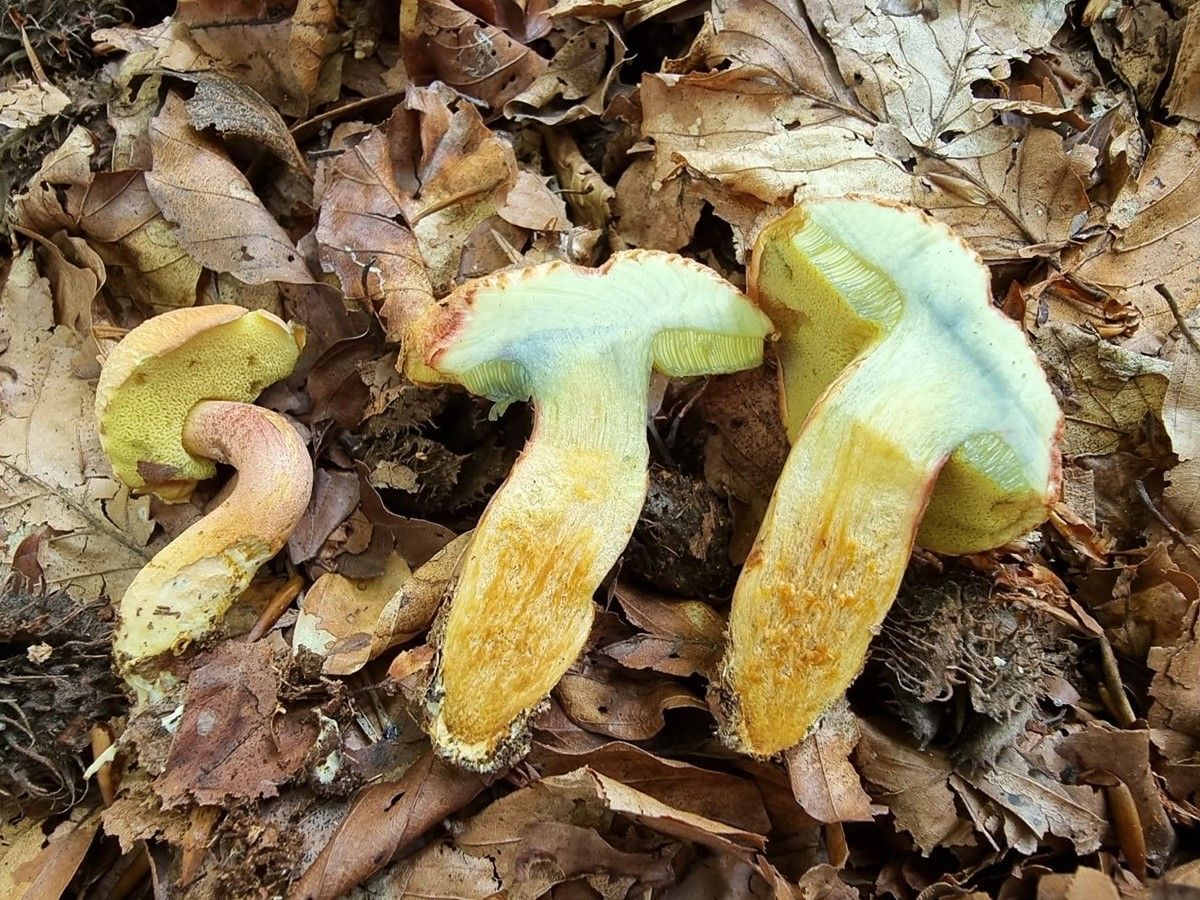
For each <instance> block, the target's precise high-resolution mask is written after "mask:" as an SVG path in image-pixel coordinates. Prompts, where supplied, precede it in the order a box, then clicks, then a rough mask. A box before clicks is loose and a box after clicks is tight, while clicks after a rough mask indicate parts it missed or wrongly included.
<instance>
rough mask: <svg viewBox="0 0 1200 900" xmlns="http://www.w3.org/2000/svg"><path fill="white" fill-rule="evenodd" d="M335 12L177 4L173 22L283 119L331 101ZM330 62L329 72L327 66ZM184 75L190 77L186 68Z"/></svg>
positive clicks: (249, 3) (330, 7) (234, 1)
mask: <svg viewBox="0 0 1200 900" xmlns="http://www.w3.org/2000/svg"><path fill="white" fill-rule="evenodd" d="M336 20H337V6H336V4H334V3H332V2H329V0H290V2H285V3H283V4H280V5H271V4H268V3H266V2H264V0H181V2H180V4H179V8H178V11H177V21H178V22H180V23H181V24H183V25H186V26H187V37H188V40H189V42H190V43H192V44H193V45H194V46H195V47H197V48H198V49H199V50H200V51H202V53H203V54H205V55H206V56H207V57H208V59H209V60H211V63H210V65H213V66H215V67H216V68H219V69H221V70H223V71H224V72H225V74H227V75H228V76H230V77H232V78H234V79H236V80H238V81H241V82H244V83H246V84H249V85H252V86H253V87H254V89H255V90H257V91H258V92H259V93H260V94H262V95H263V96H264V97H265V98H266V99H267V100H268V102H270V104H271V105H272V106H274V107H275V108H277V109H278V110H279V111H280V112H282V113H283V114H284V115H289V116H302V115H304V114H305V113H306V112H307V111H308V109H309V108H310V106H320V105H321V104H323V103H326V102H329V101H330V100H333V99H336V97H337V88H338V86H339V81H340V79H339V78H338V77H337V74H338V73H337V69H336V67H337V66H339V65H340V62H341V56H340V54H334V53H333V51H334V50H335V49H336V47H337V40H338V38H337V32H336V24H337V21H336ZM329 61H332V62H333V66H334V68H333V70H332V71H327V70H329V69H330V66H329V65H327V62H329ZM185 71H195V68H187V69H185Z"/></svg>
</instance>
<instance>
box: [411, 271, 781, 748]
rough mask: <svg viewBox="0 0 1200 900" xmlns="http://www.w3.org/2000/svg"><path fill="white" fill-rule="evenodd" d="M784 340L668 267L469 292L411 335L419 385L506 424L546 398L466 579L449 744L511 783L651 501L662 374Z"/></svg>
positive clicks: (476, 542) (561, 276) (750, 359)
mask: <svg viewBox="0 0 1200 900" xmlns="http://www.w3.org/2000/svg"><path fill="white" fill-rule="evenodd" d="M770 331H771V324H770V322H769V321H768V320H767V318H766V316H764V315H763V314H762V313H761V312H760V311H759V310H758V309H757V308H756V307H755V306H754V304H753V303H751V302H750V300H748V299H747V298H746V297H745V296H744V295H742V294H741V293H740V292H739V291H737V290H736V289H735V288H734V287H733V286H732V285H730V284H728V283H727V282H726V281H725V280H724V279H722V278H720V277H719V276H718V275H717V274H716V273H714V272H712V271H711V270H710V269H708V268H706V267H704V266H702V265H700V264H698V263H694V262H691V261H688V260H685V259H683V258H681V257H678V256H674V255H671V254H667V253H660V252H651V251H628V252H623V253H618V254H616V255H615V256H614V257H613V258H612V259H611V260H609V261H608V262H607V263H606V264H605V265H604V266H602V267H600V268H599V269H584V268H580V267H578V266H572V265H568V264H566V263H559V262H553V263H546V264H542V265H537V266H533V267H530V268H526V269H520V270H514V271H508V272H503V273H500V274H497V275H493V276H490V277H487V278H483V279H480V280H478V281H474V282H471V283H468V284H466V285H464V286H462V287H461V288H459V289H458V290H456V291H455V292H454V293H453V294H451V295H450V296H449V297H448V298H447V299H446V300H445V301H444V302H443V304H442V305H441V306H440V307H439V308H438V309H436V310H433V311H431V313H430V314H428V315H427V316H426V317H425V319H424V321H423V322H421V323H420V324H418V325H417V326H416V327H415V328H414V329H413V330H412V331H410V333H409V335H408V341H409V344H410V347H411V346H416V347H418V348H420V349H419V350H418V351H417V352H416V353H413V352H412V351H411V350H410V360H409V365H408V371H409V373H410V375H411V376H413V377H414V379H415V380H420V381H425V382H454V383H458V384H460V385H463V386H464V387H466V388H467V389H468V390H470V391H472V392H473V393H476V394H480V395H483V396H485V397H487V398H489V399H491V400H493V401H495V402H496V403H497V404H498V407H497V408H498V409H502V408H503V407H504V406H505V405H506V404H508V403H511V402H512V401H514V400H523V399H527V398H532V401H533V405H534V410H535V421H534V428H533V433H532V435H531V436H530V438H529V442H528V443H527V444H526V446H525V449H524V452H523V453H522V455H521V457H520V459H519V460H518V461H517V463H516V465H515V466H514V467H513V470H512V472H511V474H510V475H509V477H508V479H507V480H506V481H505V483H504V484H503V485H502V486H501V487H500V489H499V490H498V491H497V492H496V494H495V495H494V496H493V497H492V499H491V502H490V503H489V504H488V506H487V508H486V510H485V511H484V513H483V516H482V517H481V518H480V520H479V524H478V526H477V527H476V529H475V534H474V537H473V539H472V540H471V543H470V546H469V548H468V549H467V551H466V553H465V555H464V558H463V561H462V563H461V565H460V568H459V575H458V580H457V583H456V584H455V586H454V588H453V591H452V596H451V603H450V607H449V610H448V612H447V614H446V616H445V620H444V623H443V627H442V633H441V639H440V654H439V660H438V664H437V666H436V671H435V674H434V677H433V680H432V683H431V686H430V690H429V693H428V698H427V706H428V712H429V731H430V734H431V736H432V738H433V741H434V743H435V745H436V746H437V747H438V748H439V750H440V751H441V752H442V753H443V754H444V755H445V756H447V757H449V758H451V759H453V760H455V761H456V762H458V763H459V764H461V765H463V766H466V767H469V768H473V769H477V770H489V769H494V768H496V767H498V766H500V765H503V764H504V763H505V762H508V761H511V759H512V758H513V757H514V756H516V755H519V754H520V753H522V752H523V750H524V748H525V747H526V746H527V742H528V729H527V723H528V720H529V718H530V716H531V715H532V714H533V713H534V712H535V711H536V710H537V709H538V707H539V706H540V705H541V704H542V702H543V700H544V699H545V698H546V696H547V695H548V694H549V692H550V690H551V689H552V688H553V687H554V685H555V684H556V683H557V682H558V679H559V678H560V676H561V675H562V674H563V672H565V671H566V669H567V668H568V667H569V666H570V665H571V663H572V662H573V661H574V660H575V658H576V656H577V655H578V654H579V651H580V649H581V648H582V647H583V643H584V641H585V639H586V638H587V635H588V631H589V629H590V627H591V624H592V594H593V593H594V592H595V590H596V588H597V587H598V586H599V584H600V582H601V580H602V579H603V578H604V576H605V574H607V572H608V571H609V569H611V568H612V566H613V564H614V563H615V562H616V560H617V557H618V556H619V555H620V553H621V550H622V548H624V546H625V544H626V543H627V542H628V540H629V536H630V534H631V533H632V531H633V527H634V525H635V524H636V522H637V518H638V513H639V512H640V510H641V507H642V503H643V502H644V499H645V496H646V484H647V466H648V461H649V450H648V447H647V442H646V401H647V394H648V391H649V381H650V373H651V369H652V368H653V369H656V370H658V371H659V372H662V373H664V374H666V375H671V376H685V375H698V374H702V373H719V372H732V371H736V370H739V369H744V368H748V367H751V366H755V365H758V364H759V362H760V361H761V359H762V348H763V339H764V337H766V335H767V334H768V333H770Z"/></svg>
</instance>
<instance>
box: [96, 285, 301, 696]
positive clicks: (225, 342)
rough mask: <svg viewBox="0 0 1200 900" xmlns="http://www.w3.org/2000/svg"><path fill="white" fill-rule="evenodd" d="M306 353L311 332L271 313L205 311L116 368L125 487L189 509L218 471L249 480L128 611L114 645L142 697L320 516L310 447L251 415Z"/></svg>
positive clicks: (186, 314)
mask: <svg viewBox="0 0 1200 900" xmlns="http://www.w3.org/2000/svg"><path fill="white" fill-rule="evenodd" d="M303 343H304V332H303V329H300V328H297V327H294V326H291V325H288V324H287V323H285V322H283V321H282V320H280V319H279V318H278V317H276V316H273V315H271V314H270V313H266V312H261V311H254V312H247V311H246V310H245V309H243V308H241V307H238V306H228V305H222V306H201V307H194V308H190V309H181V310H174V311H172V312H169V313H164V314H163V315H161V316H157V317H155V318H153V319H149V320H147V321H146V322H145V323H144V324H142V325H141V326H139V327H138V328H135V329H134V330H133V331H131V332H130V333H129V334H128V335H126V336H125V338H124V339H123V340H122V341H121V342H120V343H119V344H118V345H117V346H116V347H115V348H114V349H113V351H112V352H111V353H110V354H109V356H108V358H107V359H106V360H105V362H104V366H103V368H102V369H101V373H100V381H99V385H98V386H97V390H96V418H97V420H98V422H99V431H100V442H101V445H102V446H103V448H104V451H105V453H106V454H107V455H108V457H109V459H110V460H111V462H112V465H113V470H114V472H116V474H117V476H118V477H119V478H121V479H122V480H123V481H124V482H125V483H127V484H128V485H130V487H132V488H134V489H136V490H139V491H147V492H151V493H154V494H156V495H157V496H159V497H160V498H162V499H164V500H167V501H180V500H184V499H186V498H187V497H188V496H189V495H190V494H191V492H192V490H193V489H194V488H195V486H196V483H197V482H198V481H200V480H202V479H204V478H208V477H210V476H211V475H213V474H215V472H216V466H215V464H214V461H215V462H221V463H228V464H229V465H231V466H233V467H234V468H235V469H236V470H237V473H238V474H237V481H236V483H235V485H234V487H233V490H232V491H231V492H230V493H229V496H228V497H226V498H225V499H224V500H223V501H222V502H221V503H220V504H219V505H218V506H217V507H216V509H214V510H213V511H212V512H210V513H209V514H208V515H207V516H205V517H204V518H202V519H201V520H200V521H199V522H197V523H195V524H194V525H192V526H191V527H190V528H188V529H187V530H186V531H184V532H183V534H181V535H179V536H178V537H177V538H176V539H175V540H174V541H172V542H171V543H170V544H169V545H167V546H166V547H165V548H163V549H162V550H161V551H160V552H159V553H158V554H157V555H156V556H155V557H154V558H153V559H152V560H151V561H150V562H149V563H148V564H147V565H146V566H145V567H144V568H143V569H142V570H141V571H140V572H139V573H138V574H137V576H136V577H135V578H134V580H133V582H132V583H131V584H130V585H129V588H128V589H127V590H126V592H125V595H124V597H122V599H121V603H120V607H119V611H118V612H119V615H118V621H117V626H116V629H115V632H114V635H113V644H114V652H115V656H116V660H117V666H118V668H119V669H120V670H121V672H122V674H123V675H124V676H125V677H126V679H127V680H129V681H130V682H131V683H135V684H141V685H145V684H147V683H149V681H152V680H153V679H152V676H153V672H152V671H149V670H152V669H154V668H155V666H156V665H157V663H156V661H157V660H158V659H159V658H160V657H162V656H163V655H164V654H166V653H168V652H172V651H175V652H178V651H179V650H181V649H183V648H184V647H186V646H187V645H188V644H190V643H191V642H193V641H195V640H197V639H198V638H200V637H203V636H204V635H205V634H206V633H207V632H208V631H209V630H210V629H211V628H212V627H213V626H214V625H215V624H216V623H217V622H218V621H219V620H220V619H221V617H222V616H223V615H224V614H225V611H226V610H227V609H228V608H229V606H230V604H231V603H232V602H233V601H234V600H235V599H236V598H237V596H238V595H239V594H240V593H241V592H242V591H243V590H244V589H245V588H246V586H247V585H248V584H249V583H250V580H251V579H252V578H253V577H254V574H255V573H256V572H257V571H258V569H259V567H260V566H262V564H263V563H265V562H266V561H267V560H268V559H270V558H271V557H272V556H274V555H275V554H276V553H277V552H278V551H279V548H280V547H282V546H283V544H284V542H285V541H286V540H287V538H288V535H289V534H291V532H292V529H293V528H294V527H295V525H296V522H297V521H298V520H299V518H300V516H301V515H302V514H303V512H304V510H305V508H306V507H307V505H308V498H309V494H310V493H311V491H312V462H311V460H310V459H309V456H308V451H307V449H306V447H305V445H304V441H303V440H302V439H301V438H300V436H299V435H298V434H297V433H296V430H295V429H294V428H293V427H292V426H291V425H289V424H288V422H287V420H286V419H284V418H283V417H282V416H280V415H279V414H277V413H273V412H271V411H269V410H266V409H262V408H260V407H257V406H253V405H252V404H251V401H253V400H254V398H255V397H257V396H258V394H259V393H260V392H261V391H262V389H263V388H264V387H266V386H267V385H269V384H271V383H273V382H275V381H278V380H279V379H281V378H284V377H286V376H287V375H288V374H290V373H291V371H292V369H293V368H294V366H295V364H296V360H297V358H298V356H299V353H300V348H301V347H302V346H303ZM143 669H145V670H147V671H142V670H143ZM143 676H145V677H143Z"/></svg>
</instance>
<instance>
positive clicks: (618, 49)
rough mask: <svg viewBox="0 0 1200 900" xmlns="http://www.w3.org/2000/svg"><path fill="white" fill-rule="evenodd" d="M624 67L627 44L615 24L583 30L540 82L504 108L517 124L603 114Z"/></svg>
mask: <svg viewBox="0 0 1200 900" xmlns="http://www.w3.org/2000/svg"><path fill="white" fill-rule="evenodd" d="M624 62H625V42H624V40H622V38H621V33H620V32H619V31H618V30H617V29H616V28H614V27H613V26H611V25H607V24H603V23H601V24H592V25H582V26H581V27H579V28H578V30H576V31H575V33H574V34H571V35H570V36H569V37H568V38H567V39H566V41H564V42H563V45H562V46H561V47H559V48H558V51H557V52H556V53H555V54H554V57H553V59H551V60H550V63H549V65H548V66H547V67H546V69H545V71H543V72H542V73H541V74H540V75H538V77H537V78H536V79H535V80H534V81H533V83H532V84H530V85H529V86H528V87H527V88H525V90H523V91H522V92H521V93H520V94H518V95H517V96H515V97H513V98H512V99H511V100H509V101H508V102H507V103H506V104H505V105H504V114H505V115H506V116H508V117H509V118H511V119H513V120H514V121H517V122H520V121H522V120H524V119H533V120H534V121H537V122H541V123H543V124H545V125H562V124H565V123H567V122H574V121H577V120H579V119H582V118H585V117H587V116H598V115H600V114H601V113H603V112H604V107H605V104H606V102H607V99H608V95H609V93H610V92H611V90H612V87H613V85H614V84H615V83H616V81H617V78H618V76H619V75H620V73H621V66H622V65H623V64H624Z"/></svg>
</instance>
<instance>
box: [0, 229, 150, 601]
mask: <svg viewBox="0 0 1200 900" xmlns="http://www.w3.org/2000/svg"><path fill="white" fill-rule="evenodd" d="M52 313H53V307H52V303H51V298H50V292H49V285H48V283H47V282H46V280H45V279H42V278H39V277H38V275H37V271H36V269H35V267H34V258H33V250H32V249H27V250H26V251H25V252H23V253H22V254H21V255H20V256H19V257H17V258H16V260H14V261H13V265H12V268H11V270H10V271H9V275H8V280H7V282H6V283H5V285H4V290H3V293H2V294H0V334H2V335H3V336H2V338H0V346H3V347H4V348H5V349H4V351H3V353H2V354H0V366H2V367H3V371H4V372H5V373H6V374H5V376H4V378H3V380H2V381H0V411H2V413H3V418H4V422H5V427H4V428H3V429H0V498H2V500H0V523H2V524H3V527H4V530H5V532H6V533H7V534H8V535H11V536H13V537H15V538H16V540H12V538H10V540H12V543H11V544H10V548H11V549H10V551H9V552H10V553H11V552H12V551H13V550H15V548H16V546H17V544H18V543H19V540H20V538H21V537H23V536H24V535H26V534H28V533H30V532H32V531H34V530H36V529H37V528H39V527H41V526H42V525H49V526H50V527H51V528H52V529H54V531H55V533H56V535H58V537H57V539H56V540H54V541H53V542H49V543H47V544H45V545H44V547H43V549H42V551H41V553H40V554H39V562H40V564H41V566H42V569H43V572H44V573H45V583H46V584H47V585H48V586H50V587H54V588H65V589H67V590H69V591H70V592H71V593H72V595H74V596H76V597H79V598H80V599H95V598H97V597H101V596H107V597H109V598H111V599H113V600H116V599H119V598H120V597H121V595H122V594H123V593H124V591H125V588H126V587H127V586H128V584H129V582H130V581H131V580H132V579H133V576H134V575H135V574H137V570H138V569H140V568H141V567H142V566H143V565H145V564H146V562H147V561H148V560H149V559H150V556H151V553H150V552H149V550H148V549H147V547H146V544H147V542H148V541H149V539H150V534H151V532H152V531H153V530H154V525H153V524H152V523H151V522H150V512H149V509H150V503H149V500H148V499H147V498H139V499H136V500H135V499H133V498H132V497H130V495H129V490H128V488H125V487H124V486H122V485H120V484H119V483H118V482H117V481H115V480H114V479H113V478H112V477H111V474H110V469H109V466H108V462H107V460H106V459H105V458H104V455H103V453H102V451H101V450H100V442H99V438H98V437H97V435H96V431H95V426H94V424H93V422H94V416H93V413H92V406H93V404H94V388H93V385H92V384H91V382H90V381H89V380H88V376H90V377H93V378H94V377H95V369H94V364H93V363H92V362H91V361H90V360H89V359H88V358H87V357H86V355H85V351H84V350H83V345H82V343H81V341H80V339H79V337H78V335H76V334H75V332H73V331H72V330H71V329H70V328H67V327H65V326H61V325H58V326H56V325H55V324H54V322H53V319H52ZM80 369H82V372H81V371H80Z"/></svg>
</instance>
